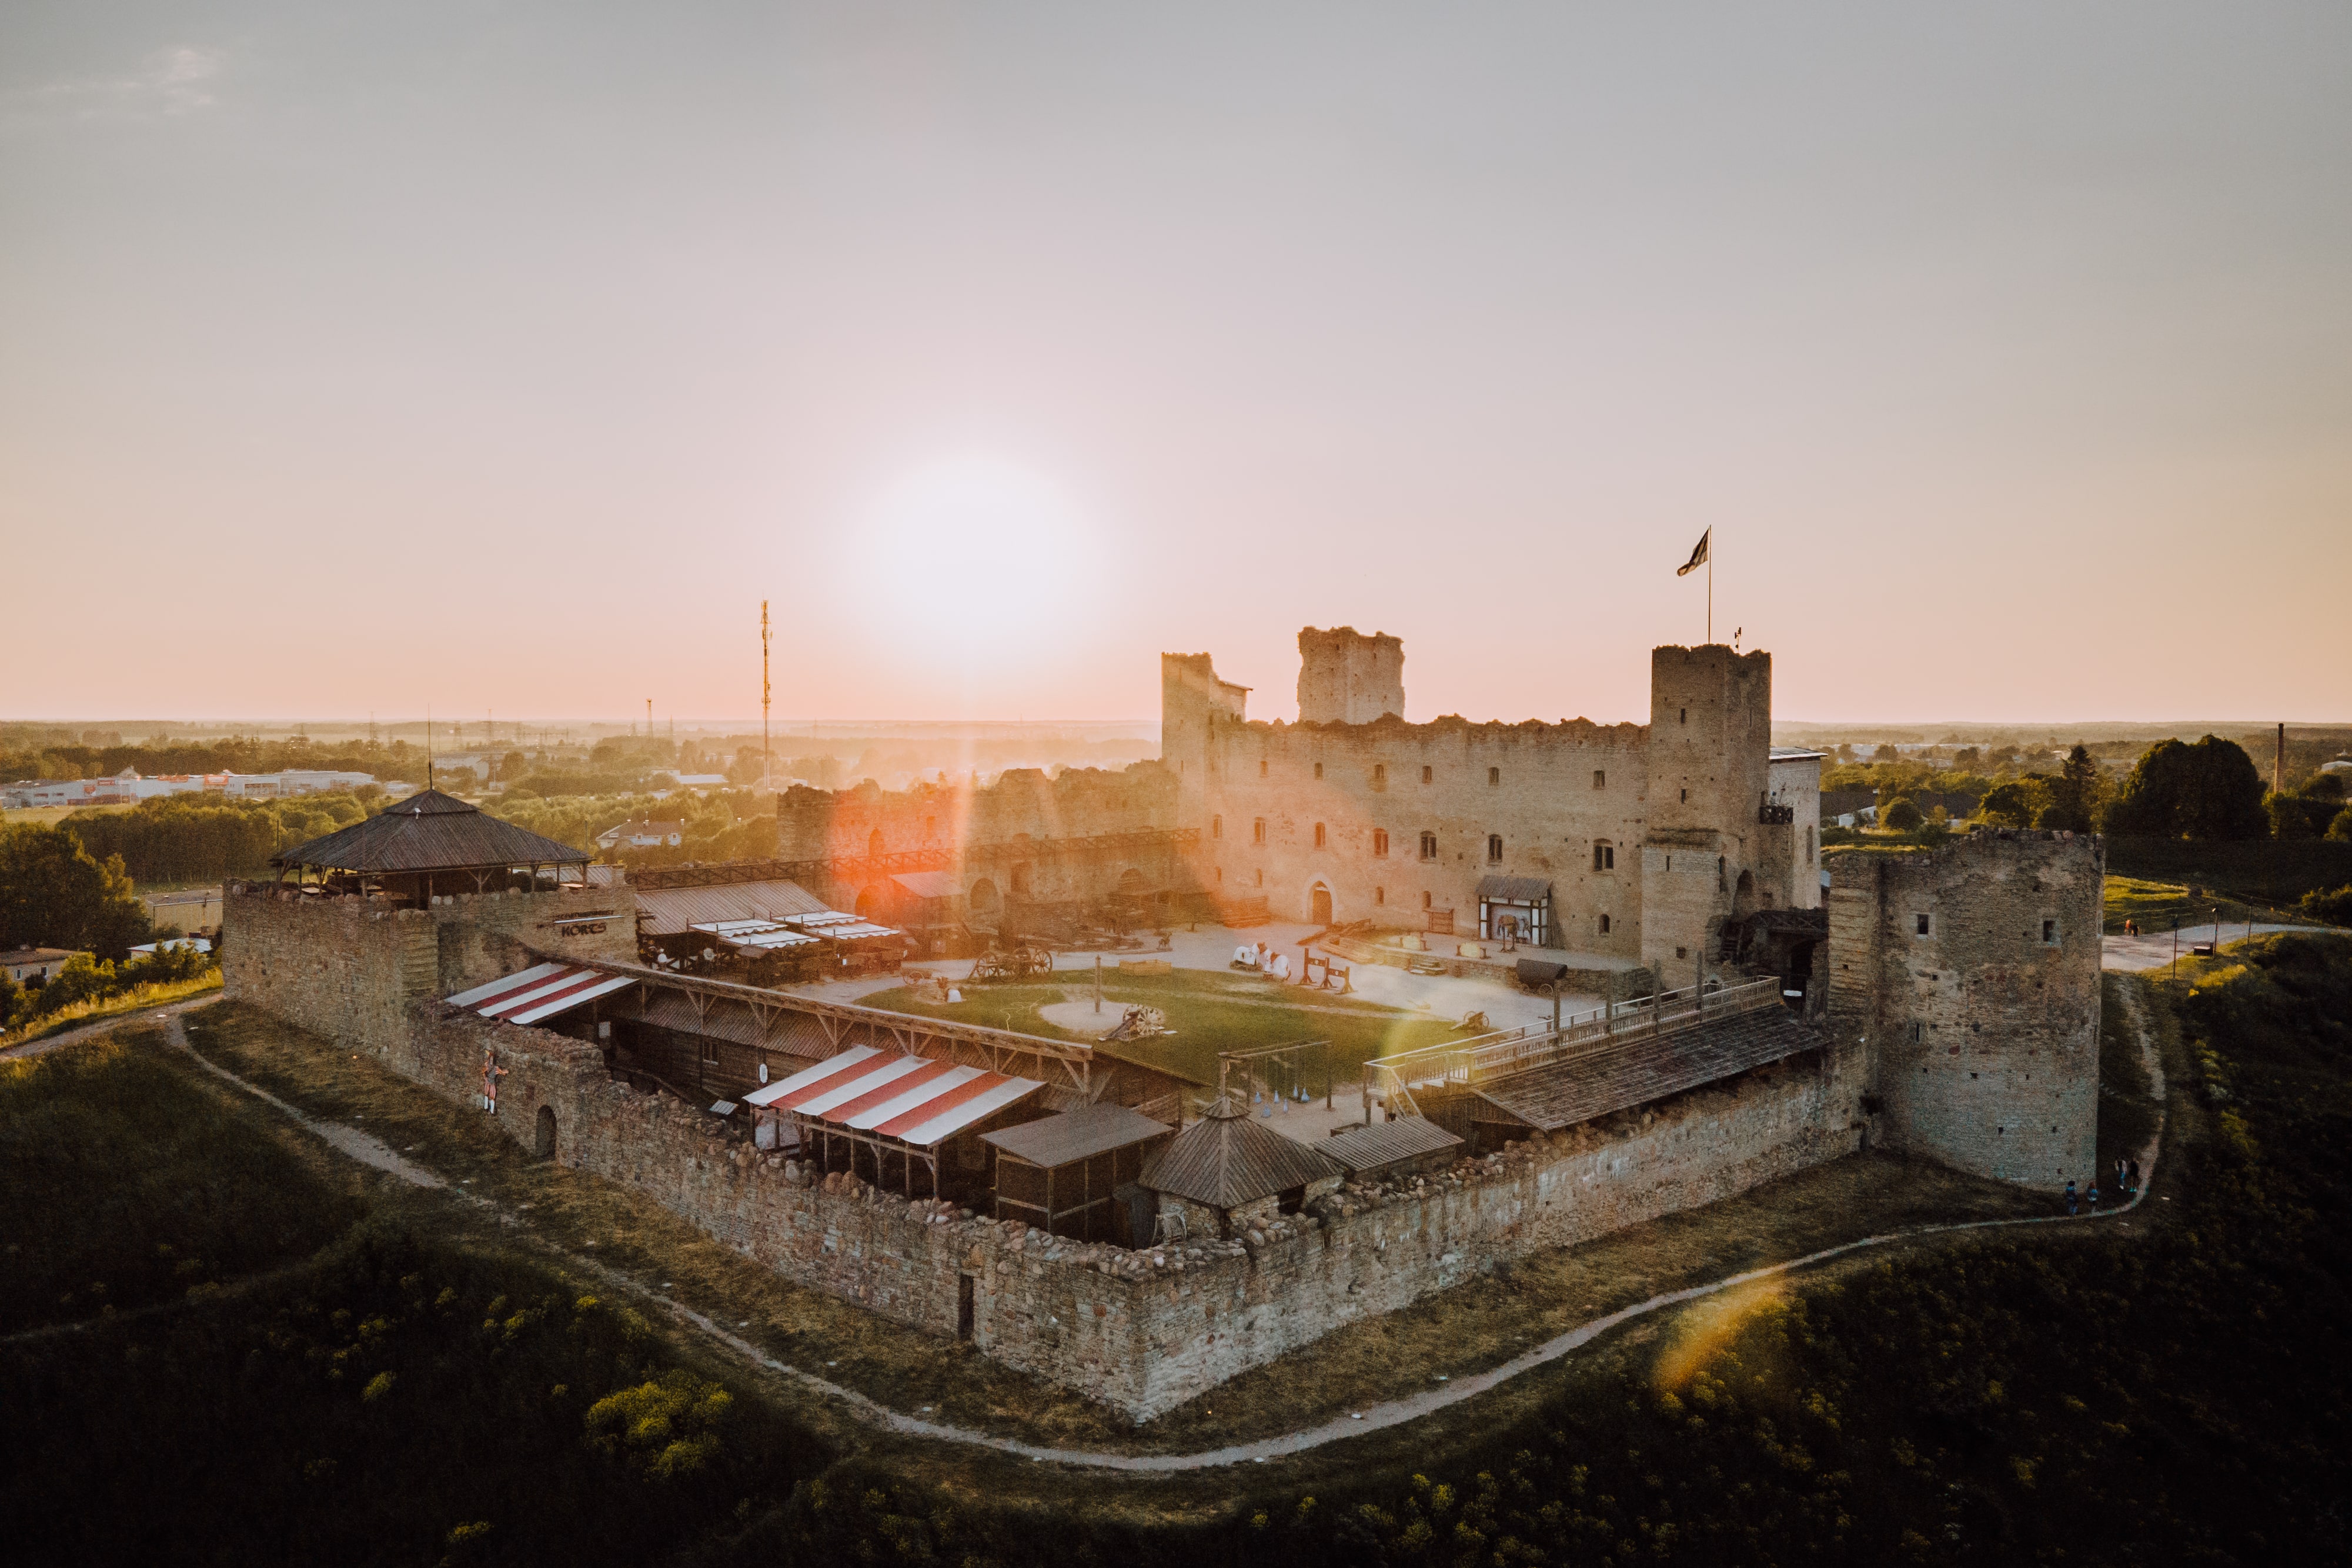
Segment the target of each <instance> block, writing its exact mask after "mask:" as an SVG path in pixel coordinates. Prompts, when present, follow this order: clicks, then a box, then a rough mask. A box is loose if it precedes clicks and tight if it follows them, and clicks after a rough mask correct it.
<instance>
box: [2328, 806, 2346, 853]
mask: <svg viewBox="0 0 2352 1568" xmlns="http://www.w3.org/2000/svg"><path fill="white" fill-rule="evenodd" d="M2327 836H2328V837H2329V838H2330V839H2332V840H2334V841H2336V842H2337V843H2339V844H2345V843H2352V806H2347V807H2345V808H2344V810H2341V811H2338V812H2336V820H2335V821H2332V822H2330V823H2328V824H2327Z"/></svg>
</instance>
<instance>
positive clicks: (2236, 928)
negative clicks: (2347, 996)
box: [2104, 920, 2352, 970]
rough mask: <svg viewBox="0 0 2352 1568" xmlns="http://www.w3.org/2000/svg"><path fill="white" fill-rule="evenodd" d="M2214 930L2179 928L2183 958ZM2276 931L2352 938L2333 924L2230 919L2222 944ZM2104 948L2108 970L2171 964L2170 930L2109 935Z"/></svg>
mask: <svg viewBox="0 0 2352 1568" xmlns="http://www.w3.org/2000/svg"><path fill="white" fill-rule="evenodd" d="M2213 931H2214V928H2213V927H2212V926H2210V925H2184V926H2182V927H2181V928H2180V946H2179V952H2180V954H2181V956H2184V957H2185V956H2188V953H2189V946H2190V945H2191V944H2193V943H2198V942H2210V941H2212V940H2213ZM2279 931H2304V932H2310V933H2314V934H2316V935H2319V936H2352V931H2345V930H2341V929H2339V928H2337V927H2336V926H2332V925H2263V924H2262V923H2261V922H2260V921H2257V922H2255V923H2254V924H2253V925H2252V926H2248V925H2244V924H2242V923H2241V922H2238V921H2234V920H2233V921H2230V922H2228V923H2226V924H2225V925H2222V926H2221V941H2222V942H2223V943H2224V944H2225V945H2226V944H2228V943H2231V942H2240V941H2243V940H2244V939H2245V938H2246V937H2247V936H2249V935H2252V936H2270V935H2272V934H2273V933H2274V932H2279ZM2105 946H2106V956H2105V960H2104V962H2105V967H2107V968H2110V969H2125V970H2138V969H2161V968H2163V967H2165V966H2166V965H2167V964H2169V963H2170V962H2172V957H2173V952H2174V948H2173V943H2172V931H2171V929H2170V928H2169V927H2167V928H2166V929H2164V930H2162V931H2159V932H2157V933H2155V934H2153V935H2151V936H2109V937H2107V938H2105Z"/></svg>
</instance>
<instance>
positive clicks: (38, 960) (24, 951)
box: [0, 947, 89, 986]
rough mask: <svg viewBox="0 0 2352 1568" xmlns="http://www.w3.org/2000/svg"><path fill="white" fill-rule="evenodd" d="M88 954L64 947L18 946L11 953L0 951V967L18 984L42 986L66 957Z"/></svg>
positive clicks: (79, 956) (61, 965) (78, 956)
mask: <svg viewBox="0 0 2352 1568" xmlns="http://www.w3.org/2000/svg"><path fill="white" fill-rule="evenodd" d="M86 957H89V954H87V953H76V952H73V951H71V950H70V949H68V948H64V947H19V948H17V949H16V951H15V952H13V953H0V969H5V970H6V971H7V974H8V977H9V978H10V979H12V980H14V981H16V983H17V984H18V985H20V986H44V985H47V984H48V981H49V977H50V976H52V975H54V974H56V973H57V972H58V970H59V969H62V968H64V967H66V960H67V959H68V958H86Z"/></svg>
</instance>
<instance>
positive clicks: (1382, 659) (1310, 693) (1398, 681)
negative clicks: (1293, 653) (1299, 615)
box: [1298, 626, 1404, 724]
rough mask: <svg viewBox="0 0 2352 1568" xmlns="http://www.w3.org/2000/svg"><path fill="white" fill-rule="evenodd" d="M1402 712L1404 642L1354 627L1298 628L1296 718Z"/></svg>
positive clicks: (1357, 720) (1313, 720) (1339, 719)
mask: <svg viewBox="0 0 2352 1568" xmlns="http://www.w3.org/2000/svg"><path fill="white" fill-rule="evenodd" d="M1389 714H1394V715H1395V716H1398V717H1399V718H1402V717H1403V716H1404V643H1402V642H1401V641H1399V640H1398V639H1396V638H1394V637H1391V636H1390V635H1389V634H1388V633H1387V632H1373V633H1372V634H1371V635H1370V636H1369V637H1367V636H1365V635H1364V634H1363V633H1361V632H1358V631H1357V630H1356V629H1355V628H1354V627H1353V626H1339V627H1335V628H1333V629H1332V630H1331V631H1328V632H1322V631H1318V630H1317V629H1316V628H1314V627H1312V626H1307V627H1302V628H1301V629H1300V630H1299V633H1298V722H1299V723H1301V724H1370V723H1371V722H1372V721H1373V720H1374V719H1376V718H1381V717H1383V716H1386V715H1389Z"/></svg>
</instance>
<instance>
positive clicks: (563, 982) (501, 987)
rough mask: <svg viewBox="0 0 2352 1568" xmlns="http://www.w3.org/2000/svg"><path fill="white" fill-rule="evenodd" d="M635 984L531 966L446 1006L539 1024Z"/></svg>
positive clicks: (590, 972)
mask: <svg viewBox="0 0 2352 1568" xmlns="http://www.w3.org/2000/svg"><path fill="white" fill-rule="evenodd" d="M636 983H637V982H636V981H635V979H634V978H633V977H629V976H627V975H608V974H606V973H604V971H603V970H602V969H584V968H582V967H580V966H578V965H577V964H534V965H532V966H531V967H530V968H528V969H525V970H523V971H522V972H521V973H520V974H518V975H509V976H508V977H506V978H504V979H502V980H492V981H491V982H490V983H489V984H488V985H487V986H476V987H475V988H473V989H472V990H470V991H459V992H458V993H457V995H456V996H454V997H451V998H449V1005H450V1006H452V1007H459V1008H470V1009H473V1010H474V1011H476V1012H478V1013H479V1014H481V1015H482V1016H483V1017H484V1018H486V1019H496V1020H498V1021H499V1022H501V1023H539V1022H541V1021H542V1020H544V1019H551V1018H553V1017H555V1015H556V1014H558V1013H567V1012H570V1011H571V1010H572V1009H573V1008H576V1007H579V1006H581V1005H582V1004H583V1003H586V1002H592V1001H594V1000H595V999H596V998H598V997H604V996H610V995H611V994H612V993H614V991H617V990H622V989H625V988H627V987H630V986H634V985H635V984H636Z"/></svg>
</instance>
